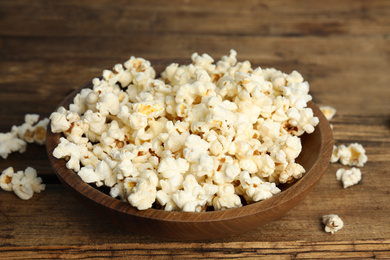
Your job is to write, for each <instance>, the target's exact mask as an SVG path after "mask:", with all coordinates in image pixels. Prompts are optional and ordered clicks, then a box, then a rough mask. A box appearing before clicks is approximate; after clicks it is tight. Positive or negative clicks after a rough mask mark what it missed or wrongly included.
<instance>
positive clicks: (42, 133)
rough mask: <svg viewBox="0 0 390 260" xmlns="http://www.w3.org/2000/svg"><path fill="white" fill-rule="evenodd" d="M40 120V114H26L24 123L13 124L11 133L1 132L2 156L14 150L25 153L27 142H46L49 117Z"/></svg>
mask: <svg viewBox="0 0 390 260" xmlns="http://www.w3.org/2000/svg"><path fill="white" fill-rule="evenodd" d="M38 120H39V115H37V114H26V115H25V118H24V121H25V122H24V123H23V124H22V125H20V126H15V125H14V126H12V129H11V131H10V132H9V133H0V156H1V157H2V158H3V159H6V158H7V157H8V155H9V154H10V153H13V152H20V153H24V152H25V151H26V147H27V143H36V144H39V145H44V144H45V142H46V129H47V125H48V124H49V119H48V118H45V119H42V120H41V121H38Z"/></svg>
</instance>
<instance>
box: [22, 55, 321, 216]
mask: <svg viewBox="0 0 390 260" xmlns="http://www.w3.org/2000/svg"><path fill="white" fill-rule="evenodd" d="M236 56H237V53H236V52H235V51H234V50H231V51H230V54H229V55H227V56H223V57H222V59H221V60H220V61H217V62H215V63H214V59H213V58H212V57H210V56H209V55H207V54H202V55H200V54H197V53H194V54H193V55H192V56H191V59H192V63H191V64H189V65H178V64H175V63H174V64H171V65H169V66H168V67H166V68H165V70H164V71H163V72H162V73H161V77H160V78H157V79H156V78H155V74H156V73H155V71H154V69H153V68H152V67H151V64H150V62H149V61H146V60H144V59H142V58H135V57H131V58H130V59H129V60H128V61H126V62H125V63H124V64H123V65H121V64H117V65H115V66H114V68H113V69H112V70H104V71H103V77H102V79H98V78H95V79H93V81H92V84H93V87H92V89H83V90H81V92H80V93H79V94H78V95H76V97H75V98H74V101H73V104H71V105H70V109H69V110H66V109H65V108H63V107H61V108H59V109H58V110H57V111H56V112H54V113H52V115H51V116H50V119H51V127H52V131H53V132H55V133H60V132H62V133H64V137H62V138H61V139H60V142H59V144H58V146H57V148H56V149H55V150H54V152H53V155H54V156H55V157H56V158H64V159H65V160H67V163H66V166H67V167H68V168H69V169H73V170H74V171H75V172H77V174H78V175H79V176H80V178H81V179H82V180H83V181H85V182H87V183H93V184H95V185H96V186H102V185H105V186H108V187H110V188H111V190H110V195H111V196H112V197H119V198H121V199H122V200H124V201H128V202H129V203H130V204H131V205H132V206H134V207H137V208H138V209H139V210H144V209H148V208H150V207H155V208H162V209H164V210H167V211H172V210H174V211H189V212H201V211H206V210H210V209H211V210H212V209H214V210H224V209H229V208H235V207H240V206H242V201H246V202H247V203H253V202H256V201H260V200H264V199H267V198H270V197H272V196H274V195H276V194H277V193H279V192H280V189H279V188H278V187H277V186H276V185H278V184H279V183H286V182H287V183H289V182H292V181H294V180H296V179H299V178H300V177H301V176H302V175H303V174H304V172H305V169H304V168H303V167H302V166H301V165H299V164H298V163H297V162H296V158H297V157H298V155H299V154H300V152H301V150H302V145H301V141H300V138H299V137H298V136H300V135H302V134H303V133H312V132H313V131H314V129H315V126H316V125H317V124H318V118H317V117H315V116H314V115H313V111H312V110H311V109H310V108H308V107H307V102H308V101H310V100H311V96H310V94H309V84H308V83H307V82H306V81H304V79H303V77H302V76H301V75H300V74H299V73H298V72H296V71H293V72H292V73H291V74H285V73H283V72H281V71H278V70H276V69H273V68H272V69H262V68H252V67H251V64H250V62H249V61H244V62H238V61H237V59H236ZM29 121H31V122H34V121H36V118H34V117H31V118H29Z"/></svg>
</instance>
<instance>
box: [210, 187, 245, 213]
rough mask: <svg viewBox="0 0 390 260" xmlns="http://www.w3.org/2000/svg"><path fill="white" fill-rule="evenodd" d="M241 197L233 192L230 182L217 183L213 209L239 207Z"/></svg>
mask: <svg viewBox="0 0 390 260" xmlns="http://www.w3.org/2000/svg"><path fill="white" fill-rule="evenodd" d="M241 206H242V204H241V199H240V197H238V196H237V195H236V194H235V193H234V186H233V185H232V184H228V183H226V184H222V185H219V189H218V192H217V196H215V197H214V199H213V207H214V209H215V210H225V209H231V208H237V207H241Z"/></svg>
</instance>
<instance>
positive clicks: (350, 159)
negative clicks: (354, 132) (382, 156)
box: [331, 143, 367, 167]
mask: <svg viewBox="0 0 390 260" xmlns="http://www.w3.org/2000/svg"><path fill="white" fill-rule="evenodd" d="M338 160H340V162H341V164H343V165H349V166H358V167H363V166H364V164H365V163H366V162H367V155H366V150H364V148H363V146H362V145H361V144H358V143H353V144H350V145H348V146H345V145H339V146H338V147H336V146H335V147H334V148H333V154H332V158H331V162H332V163H334V162H337V161H338Z"/></svg>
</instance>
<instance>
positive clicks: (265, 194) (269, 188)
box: [240, 171, 280, 203]
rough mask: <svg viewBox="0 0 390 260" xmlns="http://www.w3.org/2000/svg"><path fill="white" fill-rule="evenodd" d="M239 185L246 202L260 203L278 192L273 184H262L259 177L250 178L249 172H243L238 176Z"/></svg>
mask: <svg viewBox="0 0 390 260" xmlns="http://www.w3.org/2000/svg"><path fill="white" fill-rule="evenodd" d="M240 184H241V187H242V189H243V190H244V191H245V194H244V195H245V198H246V200H247V202H249V203H250V202H253V201H260V200H265V199H268V198H271V197H272V196H273V195H275V194H277V193H279V192H280V189H279V188H278V187H276V185H275V183H270V182H264V181H262V180H261V179H260V178H259V177H257V176H255V177H251V176H250V174H249V172H247V171H243V172H241V174H240Z"/></svg>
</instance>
